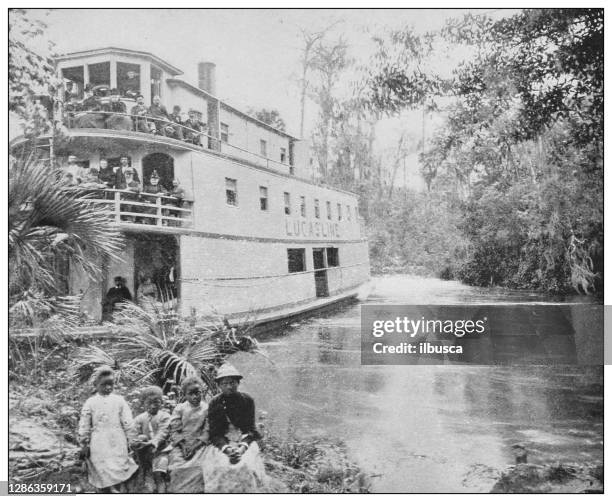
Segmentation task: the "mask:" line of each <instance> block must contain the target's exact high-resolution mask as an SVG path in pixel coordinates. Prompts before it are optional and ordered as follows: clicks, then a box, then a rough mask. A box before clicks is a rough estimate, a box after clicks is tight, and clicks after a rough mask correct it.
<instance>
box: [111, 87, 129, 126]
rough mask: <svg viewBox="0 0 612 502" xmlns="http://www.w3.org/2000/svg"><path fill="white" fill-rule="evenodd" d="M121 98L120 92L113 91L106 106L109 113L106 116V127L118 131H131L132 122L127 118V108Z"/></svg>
mask: <svg viewBox="0 0 612 502" xmlns="http://www.w3.org/2000/svg"><path fill="white" fill-rule="evenodd" d="M119 98H120V96H119V91H117V89H111V91H110V101H109V102H108V104H107V105H106V110H107V111H108V112H109V113H108V114H107V115H106V127H107V129H114V130H117V131H131V130H132V121H131V119H130V117H128V116H127V106H125V103H124V102H123V101H121V100H120V99H119Z"/></svg>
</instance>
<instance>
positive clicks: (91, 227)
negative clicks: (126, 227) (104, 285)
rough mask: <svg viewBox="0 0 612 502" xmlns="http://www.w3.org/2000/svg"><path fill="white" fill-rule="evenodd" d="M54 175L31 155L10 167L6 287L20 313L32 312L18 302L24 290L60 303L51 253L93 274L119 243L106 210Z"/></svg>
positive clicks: (52, 303)
mask: <svg viewBox="0 0 612 502" xmlns="http://www.w3.org/2000/svg"><path fill="white" fill-rule="evenodd" d="M58 179H59V176H58V175H57V173H56V172H55V171H54V170H53V169H52V168H51V167H49V166H48V165H46V164H45V163H44V162H42V161H40V160H39V159H37V158H36V157H35V156H33V155H31V156H28V157H26V158H24V159H18V160H15V161H13V162H12V163H11V165H10V167H9V190H8V211H9V222H8V223H9V225H8V226H9V229H8V230H9V232H8V242H9V249H8V255H9V291H10V301H11V305H12V306H15V304H16V303H18V302H21V304H20V305H17V306H16V309H15V310H14V312H20V313H21V314H22V315H35V311H34V309H33V308H27V307H26V306H25V305H24V304H23V302H24V299H23V298H22V296H23V295H24V294H27V293H28V292H32V294H36V293H37V292H40V293H43V294H44V295H46V296H47V297H48V298H47V306H48V307H49V308H51V310H52V311H54V310H55V311H57V309H59V308H60V306H61V304H62V298H60V297H59V293H60V287H59V281H58V277H57V273H56V270H55V265H54V262H55V258H57V257H63V258H64V259H70V260H71V262H72V263H73V264H74V265H75V266H76V267H78V268H80V269H81V270H83V271H84V272H85V273H86V274H87V275H88V276H89V277H90V278H92V279H97V278H99V276H100V272H101V270H100V267H99V263H101V259H102V258H109V259H113V258H118V257H119V254H120V252H121V250H122V247H123V237H122V236H121V233H120V232H119V231H118V230H117V229H116V228H115V226H114V224H113V221H112V220H111V219H110V218H109V217H108V211H107V210H106V209H102V208H101V207H100V206H97V205H95V204H94V203H92V202H91V201H87V200H85V199H83V195H84V191H83V190H80V189H69V188H67V187H65V186H63V185H62V184H61V183H60V182H59V181H58ZM32 305H33V304H32V303H30V307H32ZM39 305H40V303H39Z"/></svg>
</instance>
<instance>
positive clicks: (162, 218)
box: [86, 188, 193, 228]
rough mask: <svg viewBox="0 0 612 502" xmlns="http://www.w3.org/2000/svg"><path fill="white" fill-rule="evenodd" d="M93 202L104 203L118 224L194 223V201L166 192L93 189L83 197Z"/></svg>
mask: <svg viewBox="0 0 612 502" xmlns="http://www.w3.org/2000/svg"><path fill="white" fill-rule="evenodd" d="M86 198H87V200H89V201H91V202H94V203H96V204H105V205H107V206H108V209H110V210H111V212H112V215H113V218H114V220H115V222H116V223H117V224H124V223H127V224H135V225H143V226H157V227H181V228H190V227H192V226H193V212H192V206H193V202H192V201H190V200H186V199H179V198H177V197H172V196H168V195H160V194H152V193H146V192H135V191H131V190H114V189H110V188H106V189H96V190H92V191H91V193H90V194H89V195H88V196H87V197H86Z"/></svg>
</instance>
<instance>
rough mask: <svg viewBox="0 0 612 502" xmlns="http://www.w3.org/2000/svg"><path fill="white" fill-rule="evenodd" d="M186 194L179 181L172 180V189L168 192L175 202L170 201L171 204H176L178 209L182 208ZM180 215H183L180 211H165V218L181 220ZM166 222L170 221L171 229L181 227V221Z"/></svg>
mask: <svg viewBox="0 0 612 502" xmlns="http://www.w3.org/2000/svg"><path fill="white" fill-rule="evenodd" d="M185 194H186V192H185V189H184V188H183V187H182V186H181V185H180V183H179V180H178V179H176V178H174V179H173V180H172V188H171V189H170V190H169V191H168V195H169V196H171V197H174V200H173V199H170V201H168V202H169V203H170V204H174V205H175V206H176V207H182V206H183V200H184V199H185ZM180 213H181V212H180V211H172V210H168V209H165V210H164V215H165V216H171V217H173V218H179V217H180ZM165 221H168V225H169V226H171V227H175V226H179V225H180V222H179V221H175V220H165Z"/></svg>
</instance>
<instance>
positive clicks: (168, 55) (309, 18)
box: [29, 9, 516, 162]
mask: <svg viewBox="0 0 612 502" xmlns="http://www.w3.org/2000/svg"><path fill="white" fill-rule="evenodd" d="M29 12H30V14H31V15H32V17H36V18H39V19H42V20H43V21H44V22H45V23H46V24H47V26H48V29H47V33H46V35H47V36H48V38H49V39H50V40H52V41H53V42H54V43H55V44H56V51H57V52H58V53H65V52H73V51H79V50H85V49H92V48H99V47H105V46H118V47H122V48H126V49H135V50H144V51H148V52H151V53H153V54H155V55H157V56H159V57H161V58H162V59H165V60H166V61H168V62H169V63H171V64H173V65H174V66H176V67H178V68H180V69H181V70H182V71H183V72H184V75H183V76H182V78H183V79H185V80H186V81H188V82H191V83H194V84H197V64H198V62H200V61H212V62H214V63H215V64H216V66H217V69H216V75H217V95H218V96H219V97H220V98H221V99H223V100H224V101H227V102H228V103H230V104H232V105H234V106H236V107H237V108H239V109H242V110H246V109H247V108H249V107H252V108H255V109H258V108H275V109H278V110H279V112H280V115H281V116H282V117H283V119H284V120H285V122H286V124H287V131H288V132H289V133H292V134H295V135H299V101H300V98H299V95H300V91H299V84H298V78H299V75H300V62H299V60H300V51H301V48H302V42H301V32H300V30H301V29H302V28H303V29H307V30H311V31H317V30H320V29H323V28H326V27H328V26H331V25H333V29H332V30H331V31H330V33H329V39H330V40H335V39H337V38H338V37H339V36H340V35H342V36H343V37H344V38H345V39H346V40H347V42H348V43H349V46H350V51H351V55H353V56H354V57H356V58H358V59H361V60H362V61H366V60H367V56H368V55H369V54H370V52H371V51H372V48H373V45H372V43H371V40H370V36H371V33H378V32H382V30H383V29H384V27H393V28H400V27H406V26H409V27H412V28H413V29H414V30H415V31H416V32H417V33H422V32H425V31H429V30H434V29H437V28H440V27H441V26H442V25H443V24H444V22H445V20H446V19H447V18H448V17H460V16H462V15H463V14H464V13H465V12H468V10H466V9H463V10H459V9H430V10H427V9H419V10H417V9H414V10H408V9H395V10H393V9H323V10H322V9H203V10H194V9H53V10H50V11H49V10H30V11H29ZM480 12H487V13H489V14H490V15H492V16H493V17H499V16H503V15H508V14H511V13H513V12H516V11H510V10H503V9H488V10H487V9H484V10H481V11H480ZM316 112H317V110H316V108H315V106H314V105H312V104H311V103H309V106H307V109H306V131H308V130H309V129H310V128H311V127H312V125H313V124H314V120H315V118H316ZM421 120H422V117H421V114H420V112H414V113H408V114H405V116H404V117H403V119H402V120H400V122H397V121H395V123H394V122H393V121H391V122H392V123H390V124H386V125H383V134H381V141H382V143H381V148H385V147H386V143H385V142H386V141H387V142H391V138H393V137H395V135H396V134H399V132H398V131H401V129H403V128H409V129H411V130H412V131H411V133H413V134H421V131H422V127H421V122H420V121H421ZM305 136H307V134H305ZM415 159H416V157H415ZM415 161H416V160H415ZM411 162H412V161H411Z"/></svg>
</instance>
